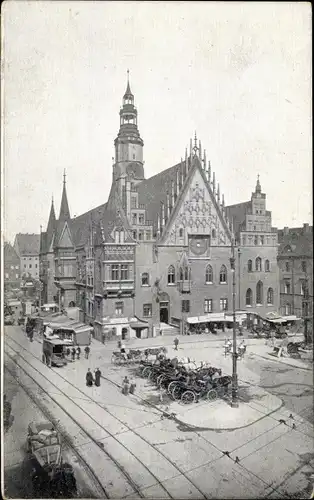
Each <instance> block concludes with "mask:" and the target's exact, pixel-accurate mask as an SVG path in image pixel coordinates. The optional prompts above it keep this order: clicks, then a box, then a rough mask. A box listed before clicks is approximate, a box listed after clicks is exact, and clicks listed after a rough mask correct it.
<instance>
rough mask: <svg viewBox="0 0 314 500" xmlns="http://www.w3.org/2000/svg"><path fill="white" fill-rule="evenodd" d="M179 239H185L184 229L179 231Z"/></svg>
mask: <svg viewBox="0 0 314 500" xmlns="http://www.w3.org/2000/svg"><path fill="white" fill-rule="evenodd" d="M179 237H180V238H182V237H183V229H182V227H181V228H180V229H179Z"/></svg>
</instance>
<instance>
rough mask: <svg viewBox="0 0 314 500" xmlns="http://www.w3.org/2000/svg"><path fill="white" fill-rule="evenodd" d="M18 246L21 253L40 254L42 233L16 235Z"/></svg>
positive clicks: (21, 254)
mask: <svg viewBox="0 0 314 500" xmlns="http://www.w3.org/2000/svg"><path fill="white" fill-rule="evenodd" d="M15 238H16V239H15V244H16V245H17V246H16V248H17V249H18V252H19V255H20V256H23V255H38V254H39V247H40V235H39V234H28V233H26V234H25V233H24V234H23V233H18V234H17V235H16V237H15Z"/></svg>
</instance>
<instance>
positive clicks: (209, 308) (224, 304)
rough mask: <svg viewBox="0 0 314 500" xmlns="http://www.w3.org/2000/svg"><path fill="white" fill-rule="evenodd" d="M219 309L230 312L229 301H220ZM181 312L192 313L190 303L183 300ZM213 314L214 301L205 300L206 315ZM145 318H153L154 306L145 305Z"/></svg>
mask: <svg viewBox="0 0 314 500" xmlns="http://www.w3.org/2000/svg"><path fill="white" fill-rule="evenodd" d="M219 309H220V311H227V310H228V299H225V298H223V299H220V300H219ZM181 311H182V312H185V313H189V312H190V301H189V300H182V301H181ZM211 312H213V299H204V313H211ZM143 316H144V318H150V317H151V316H152V304H144V305H143Z"/></svg>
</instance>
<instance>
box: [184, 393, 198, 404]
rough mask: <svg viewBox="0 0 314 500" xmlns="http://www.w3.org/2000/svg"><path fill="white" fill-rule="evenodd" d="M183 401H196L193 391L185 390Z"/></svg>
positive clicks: (187, 402)
mask: <svg viewBox="0 0 314 500" xmlns="http://www.w3.org/2000/svg"><path fill="white" fill-rule="evenodd" d="M181 401H182V403H183V404H185V405H187V404H190V403H195V401H196V398H195V394H194V392H193V391H185V392H184V393H183V394H182V396H181Z"/></svg>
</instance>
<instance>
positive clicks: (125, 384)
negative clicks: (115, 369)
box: [122, 376, 130, 396]
mask: <svg viewBox="0 0 314 500" xmlns="http://www.w3.org/2000/svg"><path fill="white" fill-rule="evenodd" d="M129 390H130V382H129V379H128V377H127V376H125V377H124V379H123V382H122V394H124V395H125V396H127V395H128V394H129Z"/></svg>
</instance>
